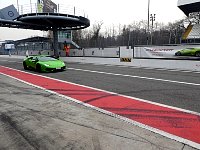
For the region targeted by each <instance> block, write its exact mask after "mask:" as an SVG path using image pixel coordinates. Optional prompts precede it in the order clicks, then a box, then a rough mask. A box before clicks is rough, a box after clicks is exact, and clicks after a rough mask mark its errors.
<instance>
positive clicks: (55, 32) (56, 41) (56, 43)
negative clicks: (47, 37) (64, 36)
mask: <svg viewBox="0 0 200 150" xmlns="http://www.w3.org/2000/svg"><path fill="white" fill-rule="evenodd" d="M53 47H54V55H55V56H56V57H59V52H58V30H57V28H54V29H53Z"/></svg>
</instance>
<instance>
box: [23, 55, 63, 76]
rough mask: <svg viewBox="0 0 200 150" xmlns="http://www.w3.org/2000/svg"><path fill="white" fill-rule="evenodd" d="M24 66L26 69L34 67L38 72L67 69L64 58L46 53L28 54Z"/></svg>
mask: <svg viewBox="0 0 200 150" xmlns="http://www.w3.org/2000/svg"><path fill="white" fill-rule="evenodd" d="M23 67H24V69H25V70H28V69H33V70H36V71H37V72H54V71H57V70H61V71H62V70H65V69H66V65H65V63H64V62H63V61H62V60H60V59H56V58H55V57H53V56H44V55H38V56H28V57H27V58H26V59H24V61H23Z"/></svg>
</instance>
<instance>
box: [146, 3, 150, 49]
mask: <svg viewBox="0 0 200 150" xmlns="http://www.w3.org/2000/svg"><path fill="white" fill-rule="evenodd" d="M149 9H150V0H148V13H147V14H148V20H147V45H149Z"/></svg>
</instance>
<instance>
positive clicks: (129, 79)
mask: <svg viewBox="0 0 200 150" xmlns="http://www.w3.org/2000/svg"><path fill="white" fill-rule="evenodd" d="M1 62H3V64H0V65H3V66H7V67H11V68H15V69H18V70H23V68H22V66H20V65H16V64H21V61H19V60H10V59H9V61H6V60H5V61H4V60H1V61H0V63H1ZM30 72H31V73H33V72H32V71H30ZM40 75H43V76H48V77H51V78H56V79H60V80H63V81H68V82H73V83H77V84H81V85H86V86H90V87H94V88H98V89H102V90H106V91H110V92H114V93H118V94H123V95H127V96H131V97H137V98H141V99H146V100H148V101H152V102H157V103H161V104H165V105H169V106H174V107H177V108H183V109H186V110H190V111H194V112H198V111H199V110H198V108H199V103H198V97H199V95H198V91H199V86H200V83H198V82H196V81H198V80H197V79H198V76H199V74H196V73H191V72H190V73H183V72H169V71H157V70H146V69H141V68H137V69H136V68H130V67H121V66H103V65H94V64H78V63H68V69H67V71H65V72H57V73H40ZM22 76H23V75H22ZM188 77H190V78H188ZM177 79H178V80H177ZM38 80H39V79H38ZM41 81H42V80H41ZM68 86H69V85H68ZM186 91H187V92H186ZM97 95H98V94H97ZM166 99H167V100H166ZM179 99H181V102H180V100H179ZM188 99H190V100H191V102H192V104H191V102H190V101H189V102H188ZM83 101H84V100H83ZM124 101H125V99H124ZM126 101H127V100H126ZM84 102H85V101H84ZM127 103H132V101H127ZM113 105H118V104H113ZM133 105H135V104H134V103H133ZM97 107H98V106H97ZM144 107H145V106H144ZM148 107H149V106H148ZM151 107H153V106H151ZM148 109H149V108H148ZM155 109H157V108H156V107H155ZM167 111H169V110H166V112H167ZM112 112H113V111H112ZM169 112H170V111H169ZM170 115H171V114H169V116H170ZM181 115H183V117H182V119H183V118H184V117H185V114H181ZM186 116H187V115H186ZM192 117H193V116H187V117H186V118H184V119H187V120H188V119H189V118H190V119H191V118H192ZM194 118H195V117H194ZM198 118H199V117H198V116H197V122H195V121H194V123H196V125H197V126H196V127H197V131H198V128H199V122H198ZM184 119H183V120H182V121H184ZM190 119H189V120H190ZM192 120H193V119H192ZM194 120H195V119H194ZM154 123H155V122H154ZM177 126H179V125H177ZM183 126H184V123H183ZM179 128H183V127H182V126H180V127H179ZM193 128H195V125H194V126H193ZM170 130H171V129H170ZM188 131H189V130H188ZM194 131H195V130H194ZM194 137H195V136H194ZM191 138H193V136H191ZM193 140H194V141H195V140H197V141H195V142H197V143H199V141H198V140H199V139H198V135H197V136H196V139H195V138H194V139H193Z"/></svg>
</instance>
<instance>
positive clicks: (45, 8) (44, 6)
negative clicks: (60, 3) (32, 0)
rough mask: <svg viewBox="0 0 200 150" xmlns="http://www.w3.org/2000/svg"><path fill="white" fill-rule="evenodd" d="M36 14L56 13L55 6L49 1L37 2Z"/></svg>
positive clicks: (39, 0)
mask: <svg viewBox="0 0 200 150" xmlns="http://www.w3.org/2000/svg"><path fill="white" fill-rule="evenodd" d="M37 5H38V13H42V12H47V13H55V12H57V5H56V4H55V3H54V2H52V1H51V0H38V1H37Z"/></svg>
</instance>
